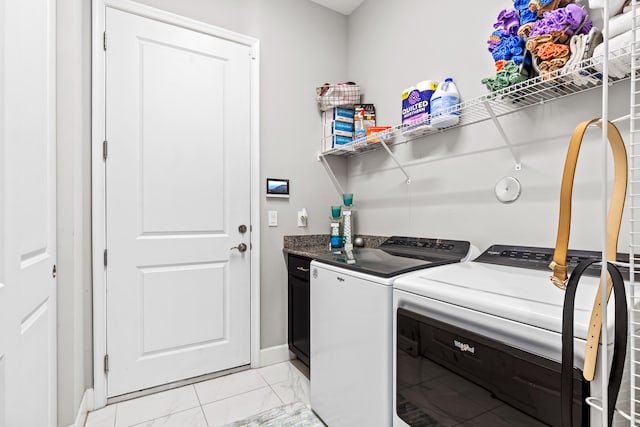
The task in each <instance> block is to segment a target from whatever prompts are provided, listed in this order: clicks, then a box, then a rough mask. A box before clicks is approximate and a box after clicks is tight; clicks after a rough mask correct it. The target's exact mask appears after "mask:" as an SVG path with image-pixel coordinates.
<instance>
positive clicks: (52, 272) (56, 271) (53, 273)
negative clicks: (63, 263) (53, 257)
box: [51, 264, 58, 279]
mask: <svg viewBox="0 0 640 427" xmlns="http://www.w3.org/2000/svg"><path fill="white" fill-rule="evenodd" d="M57 273H58V270H56V265H55V264H53V269H52V270H51V275H52V276H53V278H54V279H55V278H56V274H57Z"/></svg>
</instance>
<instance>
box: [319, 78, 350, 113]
mask: <svg viewBox="0 0 640 427" xmlns="http://www.w3.org/2000/svg"><path fill="white" fill-rule="evenodd" d="M316 99H317V101H318V104H319V105H320V109H321V110H322V111H327V110H330V109H332V108H334V107H341V106H345V105H353V104H359V103H360V86H359V85H356V84H346V83H339V84H335V85H330V84H325V85H323V86H321V87H319V88H316Z"/></svg>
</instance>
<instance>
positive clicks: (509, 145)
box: [482, 99, 522, 171]
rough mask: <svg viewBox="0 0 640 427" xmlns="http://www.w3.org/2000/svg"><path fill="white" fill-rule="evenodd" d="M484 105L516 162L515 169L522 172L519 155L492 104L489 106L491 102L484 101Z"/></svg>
mask: <svg viewBox="0 0 640 427" xmlns="http://www.w3.org/2000/svg"><path fill="white" fill-rule="evenodd" d="M482 103H483V104H484V107H485V108H486V109H487V112H488V113H489V116H491V120H493V124H494V125H495V126H496V129H498V133H499V134H500V136H501V137H502V139H503V141H504V143H505V144H506V145H507V147H508V148H509V151H511V156H512V157H513V160H514V161H515V162H516V166H515V169H516V170H517V171H519V170H521V169H522V163H521V162H520V156H518V153H516V150H515V148H513V144H511V140H509V137H508V136H507V134H506V133H505V131H504V129H503V127H502V125H501V124H500V121H499V120H498V117H497V116H496V113H495V112H494V111H493V108H491V104H489V101H488V100H486V99H485V100H484V101H482Z"/></svg>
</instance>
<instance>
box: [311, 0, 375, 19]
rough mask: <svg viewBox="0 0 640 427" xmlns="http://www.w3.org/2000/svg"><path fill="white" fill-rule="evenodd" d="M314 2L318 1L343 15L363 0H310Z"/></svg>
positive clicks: (347, 13)
mask: <svg viewBox="0 0 640 427" xmlns="http://www.w3.org/2000/svg"><path fill="white" fill-rule="evenodd" d="M311 1H312V2H314V3H318V4H320V5H322V6H324V7H327V8H329V9H333V10H335V11H336V12H340V13H342V14H343V15H349V14H351V12H353V11H354V10H355V9H356V8H357V7H358V6H360V5H361V4H362V2H363V1H364V0H311Z"/></svg>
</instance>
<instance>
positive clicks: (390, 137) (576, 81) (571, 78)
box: [320, 46, 640, 156]
mask: <svg viewBox="0 0 640 427" xmlns="http://www.w3.org/2000/svg"><path fill="white" fill-rule="evenodd" d="M602 63H603V56H602V55H600V56H597V57H593V58H589V59H587V60H584V61H582V62H581V63H579V64H576V66H575V67H572V68H562V69H560V70H556V71H553V72H551V73H549V74H546V75H544V76H538V77H535V78H532V79H529V80H526V81H524V82H522V83H518V84H515V85H512V86H509V87H507V88H505V89H501V90H499V91H496V92H493V93H491V94H488V95H483V96H480V97H477V98H472V99H469V100H467V101H464V102H461V103H460V104H458V105H456V106H453V107H451V108H450V109H449V110H448V111H445V112H444V114H447V113H456V114H458V115H459V121H458V123H457V124H456V125H454V126H450V127H447V128H444V129H438V128H436V127H435V126H432V125H431V124H430V123H431V117H426V118H425V119H424V120H423V121H422V122H418V123H413V124H411V125H406V124H405V125H397V126H394V127H392V128H390V129H388V130H386V131H383V132H380V133H377V134H376V135H377V136H380V138H381V139H383V140H386V141H388V142H390V144H389V146H393V145H398V144H403V143H406V142H408V141H412V140H415V139H418V138H422V137H425V136H429V135H433V134H438V133H441V132H446V131H448V130H451V129H455V128H459V127H462V126H468V125H471V124H475V123H480V122H484V121H487V120H491V119H495V118H496V117H502V116H505V115H508V114H512V113H515V112H517V111H520V110H523V109H525V108H528V107H531V106H534V105H540V104H544V103H545V102H550V101H555V100H557V99H561V98H564V97H567V96H571V95H574V94H577V93H582V92H586V91H589V90H592V89H596V88H598V87H600V86H602V75H601V70H602ZM609 63H610V64H615V65H616V66H617V68H618V69H620V68H622V69H625V70H631V46H626V47H624V48H622V49H619V50H616V51H613V52H611V53H610V54H609ZM639 73H640V72H639V71H637V70H636V73H635V74H639ZM629 77H630V75H629V74H627V75H625V76H620V77H612V76H610V78H609V83H611V84H613V83H616V82H620V81H623V80H628V79H629ZM380 148H383V147H382V146H381V144H380V143H376V144H367V141H366V138H361V139H357V140H354V141H353V142H351V143H349V144H345V145H341V146H339V147H335V148H333V149H331V150H328V151H325V152H324V153H320V155H322V156H327V155H331V156H354V155H358V154H362V153H364V152H369V151H373V150H377V149H380Z"/></svg>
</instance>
